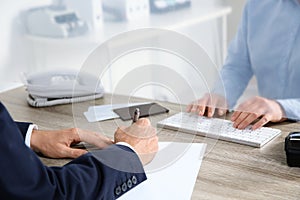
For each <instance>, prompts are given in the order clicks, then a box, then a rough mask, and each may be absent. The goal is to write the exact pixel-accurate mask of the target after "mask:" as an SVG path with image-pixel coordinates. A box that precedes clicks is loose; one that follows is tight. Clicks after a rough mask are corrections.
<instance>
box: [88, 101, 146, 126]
mask: <svg viewBox="0 0 300 200" xmlns="http://www.w3.org/2000/svg"><path fill="white" fill-rule="evenodd" d="M147 103H150V102H143V103H131V104H128V103H126V104H107V105H99V106H90V107H89V108H88V111H86V112H84V113H83V114H84V116H85V117H86V119H87V120H88V122H97V121H104V120H109V119H115V118H119V115H117V114H116V113H114V111H113V109H117V108H124V107H129V106H136V105H143V104H147Z"/></svg>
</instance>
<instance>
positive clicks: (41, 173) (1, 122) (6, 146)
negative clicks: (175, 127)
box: [0, 103, 158, 200]
mask: <svg viewBox="0 0 300 200" xmlns="http://www.w3.org/2000/svg"><path fill="white" fill-rule="evenodd" d="M29 125H30V124H28V123H16V122H14V121H13V120H12V119H11V117H10V115H9V113H8V112H7V110H6V109H5V107H4V106H3V105H2V104H1V103H0V135H1V139H0V173H1V176H0V185H1V186H0V198H1V199H22V200H23V199H43V200H46V199H116V198H118V197H120V196H121V195H122V194H124V193H125V192H127V191H129V190H130V189H132V188H134V187H135V186H136V185H138V184H139V183H141V182H143V181H145V180H146V175H145V173H144V170H143V165H142V164H146V163H148V162H150V161H151V160H152V159H153V157H154V155H155V152H156V151H157V148H158V144H157V142H158V139H157V136H156V133H155V129H154V128H153V127H151V125H150V123H149V121H148V120H146V119H141V120H139V121H137V122H136V123H135V124H133V125H132V126H131V127H127V128H123V127H122V128H119V129H118V130H117V131H116V133H115V144H112V145H109V144H108V143H109V142H108V140H106V141H104V142H100V144H101V145H103V146H105V145H106V146H107V147H105V148H103V149H102V150H96V151H93V152H89V153H87V152H77V153H75V154H72V153H70V154H69V155H71V156H70V157H76V155H81V154H83V155H81V156H80V157H78V158H76V159H74V160H73V161H71V162H70V163H68V164H66V165H65V166H63V167H47V166H45V165H43V163H42V162H41V161H40V159H39V158H38V157H37V156H36V154H35V152H34V151H33V150H32V149H31V148H28V146H26V145H25V142H24V138H25V134H26V133H27V132H28V127H29ZM70 130H71V131H67V132H66V134H64V133H61V134H55V132H52V133H54V134H49V133H48V132H47V131H45V132H41V134H37V133H32V138H31V139H32V140H31V142H30V144H31V146H33V147H34V148H35V150H37V151H41V152H42V153H43V154H46V155H47V154H49V155H50V156H52V157H69V156H68V155H67V156H64V154H63V153H61V152H63V150H66V151H68V150H70V149H71V148H70V147H69V145H70V144H71V143H72V142H79V141H85V142H89V141H92V140H95V137H98V136H96V135H94V134H90V133H89V132H87V131H82V130H78V129H70ZM74 130H75V131H77V132H78V133H77V136H76V134H74V135H75V136H71V134H70V133H72V134H73V132H75V131H74ZM63 136H67V137H65V138H64V137H63ZM78 136H79V137H78ZM55 137H56V138H57V139H58V141H57V142H56V143H57V144H59V145H58V146H57V147H58V149H59V148H60V149H61V150H62V151H56V152H55V149H54V150H53V149H52V150H51V149H47V148H45V144H46V143H55V141H56V140H55V139H54V138H55ZM76 137H77V138H76ZM94 143H95V142H94ZM96 143H97V142H96ZM57 144H56V145H57ZM101 145H100V146H101ZM50 146H51V145H50ZM54 146H55V145H54ZM70 152H72V151H70ZM141 161H142V162H141Z"/></svg>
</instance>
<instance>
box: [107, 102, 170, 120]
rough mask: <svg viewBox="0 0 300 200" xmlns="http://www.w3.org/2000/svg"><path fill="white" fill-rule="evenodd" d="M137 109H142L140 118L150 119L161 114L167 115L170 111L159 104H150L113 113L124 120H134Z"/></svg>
mask: <svg viewBox="0 0 300 200" xmlns="http://www.w3.org/2000/svg"><path fill="white" fill-rule="evenodd" d="M136 108H139V109H140V117H148V116H151V115H157V114H161V113H167V112H169V110H168V109H167V108H165V107H163V106H161V105H159V104H157V103H149V104H143V105H137V106H130V107H125V108H118V109H114V110H113V111H114V112H115V113H116V114H117V115H119V116H120V118H121V119H122V120H130V119H133V115H134V111H135V109H136Z"/></svg>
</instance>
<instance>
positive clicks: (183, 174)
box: [119, 142, 206, 200]
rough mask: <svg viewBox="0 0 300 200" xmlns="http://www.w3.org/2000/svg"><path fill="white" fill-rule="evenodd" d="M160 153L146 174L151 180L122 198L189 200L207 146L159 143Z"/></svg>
mask: <svg viewBox="0 0 300 200" xmlns="http://www.w3.org/2000/svg"><path fill="white" fill-rule="evenodd" d="M159 148H160V151H159V152H158V154H157V155H156V157H155V158H154V160H153V161H152V162H151V163H150V164H149V165H147V166H145V171H146V174H147V177H148V179H147V180H146V181H145V182H143V183H141V184H140V185H138V186H136V187H135V188H134V189H132V190H131V191H129V192H127V193H125V194H124V195H123V196H121V197H120V198H119V199H121V200H132V199H143V200H148V199H149V200H154V199H155V200H160V199H161V200H169V199H170V200H174V199H180V200H188V199H190V198H191V195H192V192H193V189H194V185H195V182H196V179H197V175H198V172H199V170H200V166H201V162H202V158H203V155H204V153H205V148H206V144H199V143H193V144H187V143H173V142H172V143H165V142H163V143H159Z"/></svg>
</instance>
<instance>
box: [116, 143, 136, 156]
mask: <svg viewBox="0 0 300 200" xmlns="http://www.w3.org/2000/svg"><path fill="white" fill-rule="evenodd" d="M116 144H119V145H123V146H126V147H128V148H130V149H131V150H132V151H134V153H136V151H135V150H134V148H133V147H132V146H131V145H130V144H128V143H126V142H117V143H116Z"/></svg>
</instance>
